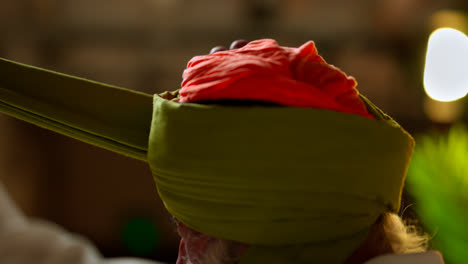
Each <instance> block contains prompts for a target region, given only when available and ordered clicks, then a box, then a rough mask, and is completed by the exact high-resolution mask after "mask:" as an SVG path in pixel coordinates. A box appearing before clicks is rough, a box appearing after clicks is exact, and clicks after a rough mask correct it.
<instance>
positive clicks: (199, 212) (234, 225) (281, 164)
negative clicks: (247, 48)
mask: <svg viewBox="0 0 468 264" xmlns="http://www.w3.org/2000/svg"><path fill="white" fill-rule="evenodd" d="M178 96H179V94H178V92H177V91H176V92H166V93H163V94H161V95H154V96H150V95H147V94H142V93H137V92H134V91H130V90H126V89H122V88H118V87H113V86H109V85H105V84H101V83H97V82H93V81H89V80H85V79H80V78H76V77H72V76H68V75H64V74H60V73H56V72H52V71H47V70H44V69H40V68H35V67H32V66H28V65H24V64H20V63H16V62H12V61H9V60H5V59H0V111H1V112H3V113H6V114H8V115H11V116H14V117H16V118H19V119H22V120H25V121H27V122H30V123H33V124H36V125H38V126H41V127H44V128H46V129H50V130H53V131H56V132H58V133H61V134H64V135H67V136H70V137H73V138H76V139H79V140H82V141H84V142H88V143H90V144H93V145H96V146H99V147H102V148H105V149H108V150H111V151H114V152H117V153H120V154H123V155H127V156H129V157H132V158H136V159H139V160H142V161H144V162H147V163H149V166H150V167H151V170H152V172H153V175H154V179H155V182H156V186H157V189H158V192H159V194H160V196H161V199H162V201H163V202H164V204H165V206H166V208H167V209H168V210H169V212H170V213H171V214H173V215H174V216H175V217H176V218H178V219H179V220H180V221H181V222H183V223H184V224H186V225H187V226H189V227H191V228H193V229H194V230H197V231H199V232H202V233H205V234H208V235H212V236H215V237H218V238H223V239H228V240H234V241H239V242H244V243H248V244H250V245H251V247H250V248H249V249H248V251H247V253H246V256H245V257H244V258H243V259H242V262H241V263H270V264H271V263H273V264H275V263H278V264H285V263H341V262H343V261H344V260H345V259H346V258H347V257H348V256H350V255H351V254H352V252H353V251H354V250H355V249H356V248H357V247H359V245H360V244H361V243H362V242H363V240H364V239H365V237H366V235H367V233H368V231H369V228H370V226H371V225H372V224H373V223H374V222H375V221H376V219H377V218H378V217H379V215H380V214H382V213H383V212H386V211H394V212H396V211H398V210H399V206H400V198H401V192H402V188H403V184H404V180H405V176H406V170H407V166H408V162H409V159H410V157H411V154H412V149H413V145H414V142H413V139H412V137H411V136H410V135H409V134H408V133H406V132H405V131H404V130H403V129H402V128H401V127H400V126H399V125H398V124H397V123H396V122H394V121H393V120H392V119H391V118H389V117H388V116H386V115H385V114H383V113H382V112H381V111H380V110H379V109H378V108H377V107H375V106H374V105H373V104H372V103H370V102H369V101H368V100H367V99H365V98H364V97H361V99H362V101H363V102H364V104H365V106H366V108H367V110H368V111H369V113H370V114H372V116H373V117H374V118H375V119H370V118H366V117H362V116H359V115H353V114H347V113H342V112H337V111H328V110H325V109H314V108H299V107H298V108H293V107H280V106H278V107H256V106H254V107H242V106H235V107H234V106H221V105H202V104H196V103H178Z"/></svg>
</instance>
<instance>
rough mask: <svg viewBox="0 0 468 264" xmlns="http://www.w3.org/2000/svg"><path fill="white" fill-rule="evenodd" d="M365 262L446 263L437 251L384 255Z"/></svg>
mask: <svg viewBox="0 0 468 264" xmlns="http://www.w3.org/2000/svg"><path fill="white" fill-rule="evenodd" d="M364 264H444V260H443V259H442V255H440V253H439V252H437V251H428V252H423V253H412V254H398V255H384V256H379V257H376V258H374V259H371V260H369V261H367V262H366V263H364Z"/></svg>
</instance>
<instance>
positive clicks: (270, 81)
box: [180, 39, 373, 118]
mask: <svg viewBox="0 0 468 264" xmlns="http://www.w3.org/2000/svg"><path fill="white" fill-rule="evenodd" d="M356 85H357V82H356V80H355V79H354V78H352V77H348V76H346V74H345V73H343V72H342V71H341V70H340V69H338V68H336V67H335V66H333V65H329V64H328V63H326V62H325V60H324V59H323V58H322V57H320V56H319V55H318V52H317V49H316V48H315V44H314V42H312V41H309V42H307V43H305V44H304V45H302V46H300V47H299V48H289V47H281V46H279V45H278V44H277V43H276V41H274V40H272V39H261V40H256V41H252V42H250V43H248V44H247V45H246V46H244V47H242V48H239V49H235V50H226V51H220V52H216V53H214V54H210V55H204V56H196V57H194V58H193V59H191V60H190V61H189V63H188V65H187V69H186V70H185V71H184V73H183V82H182V89H181V90H180V102H200V101H213V100H256V101H265V102H272V103H277V104H281V105H285V106H293V107H313V108H322V109H328V110H335V111H340V112H346V113H353V114H359V115H362V116H365V117H368V118H373V117H372V115H370V114H369V113H368V112H367V109H366V107H365V105H364V104H363V102H362V101H361V100H360V98H359V96H358V91H357V90H356V88H355V87H356Z"/></svg>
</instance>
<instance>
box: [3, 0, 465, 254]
mask: <svg viewBox="0 0 468 264" xmlns="http://www.w3.org/2000/svg"><path fill="white" fill-rule="evenodd" d="M467 10H468V2H467V1H465V0H377V1H371V0H354V1H344V0H343V1H337V0H309V1H306V0H288V1H286V0H223V1H221V0H140V1H134V0H99V1H95V0H80V1H76V0H75V1H72V0H60V1H58V0H2V1H1V2H0V36H1V38H0V57H4V58H8V59H11V60H16V61H20V62H23V63H27V64H32V65H36V66H40V67H44V68H48V69H52V70H56V71H60V72H64V73H68V74H72V75H77V76H80V77H85V78H88V79H93V80H97V81H100V82H105V83H110V84H114V85H117V86H122V87H126V88H130V89H134V90H138V91H142V92H146V93H150V94H153V93H158V92H162V91H165V90H175V89H178V88H180V82H181V74H182V71H183V69H184V68H185V65H186V63H187V61H188V60H189V59H190V58H191V57H193V56H195V55H201V54H205V53H207V52H208V51H209V50H210V49H211V48H212V47H213V46H217V45H225V46H229V44H230V43H231V42H232V41H234V40H236V39H246V40H254V39H259V38H274V39H276V40H277V41H278V43H279V44H280V45H283V46H299V45H301V44H302V43H304V42H306V41H308V40H314V41H315V42H316V44H317V47H318V50H319V53H320V54H321V55H322V56H323V57H324V58H325V59H326V60H327V61H328V62H329V63H331V64H334V65H336V66H338V67H340V68H341V69H342V70H343V71H345V72H346V73H348V74H349V75H352V76H354V77H355V78H356V79H357V80H358V82H359V85H358V89H359V90H360V92H361V93H362V94H364V95H365V96H367V97H368V98H369V99H371V100H372V101H373V102H374V103H375V104H376V105H378V106H379V107H381V108H382V109H383V110H384V111H385V112H387V113H389V114H390V115H391V116H393V117H394V118H395V119H396V120H397V121H398V122H399V123H401V124H402V125H403V126H404V127H405V128H406V129H407V130H409V131H410V132H411V133H415V134H416V135H417V134H419V133H424V132H425V131H427V130H429V129H431V128H437V129H442V130H443V129H445V128H446V127H449V126H450V125H451V124H453V123H455V122H461V123H466V115H464V114H463V112H464V110H465V109H466V105H467V104H466V103H465V99H460V100H457V101H454V102H451V103H440V102H437V101H435V100H432V99H430V98H429V97H428V96H427V95H426V93H425V91H424V87H423V73H424V62H425V56H426V49H427V48H426V47H427V43H428V38H429V35H430V34H431V32H432V31H433V30H435V29H436V28H438V27H444V26H450V27H454V28H457V29H458V30H461V31H462V32H463V31H464V30H465V26H466V25H467V24H466V19H465V16H464V12H465V11H467ZM465 33H466V31H465ZM467 68H468V67H467ZM462 74H464V73H462ZM467 76H468V74H467ZM0 180H1V181H2V182H4V184H5V185H6V187H7V188H8V190H9V191H10V192H11V195H12V196H13V198H14V199H15V200H16V201H17V202H18V204H19V205H20V206H21V207H22V209H23V210H24V211H25V212H26V214H28V215H30V216H34V217H41V218H46V219H49V220H51V221H54V222H56V223H59V224H60V225H63V226H64V227H65V228H67V229H68V230H70V231H72V232H76V233H80V234H83V235H85V236H87V237H88V238H90V239H91V240H92V241H93V242H94V243H95V244H96V245H97V246H98V247H99V249H100V250H101V252H103V254H104V255H106V256H123V255H126V256H128V255H136V256H143V257H148V258H154V259H158V260H163V261H168V262H173V261H174V260H175V258H176V256H177V247H178V238H177V235H176V232H175V227H174V226H173V224H172V223H171V222H170V216H169V215H168V213H166V212H165V210H164V209H163V205H162V203H161V201H160V200H159V199H158V196H157V192H156V189H155V186H154V183H153V180H152V176H151V173H150V170H149V168H148V167H147V166H146V164H144V163H142V162H139V161H136V160H132V159H129V158H126V157H122V156H119V155H117V154H114V153H111V152H108V151H105V150H101V149H98V148H95V147H92V146H89V145H86V144H84V143H81V142H78V141H75V140H72V139H69V138H66V137H63V136H60V135H57V134H54V133H52V132H49V131H46V130H43V129H40V128H37V127H34V126H32V125H29V124H26V123H23V122H20V121H17V120H15V119H13V118H9V117H7V116H5V115H0Z"/></svg>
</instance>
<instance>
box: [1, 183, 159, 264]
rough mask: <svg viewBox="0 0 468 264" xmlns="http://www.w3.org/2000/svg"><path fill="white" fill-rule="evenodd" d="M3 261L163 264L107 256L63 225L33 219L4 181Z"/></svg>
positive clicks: (24, 263) (13, 263) (26, 263)
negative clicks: (11, 194)
mask: <svg viewBox="0 0 468 264" xmlns="http://www.w3.org/2000/svg"><path fill="white" fill-rule="evenodd" d="M0 264H162V263H158V262H153V261H148V260H141V259H135V258H116V259H104V258H103V257H102V256H101V254H99V252H98V251H97V250H96V248H95V247H94V246H93V244H92V243H90V242H89V241H88V240H86V239H84V238H83V237H80V236H78V235H76V234H71V233H69V232H67V231H66V230H64V229H62V228H61V227H60V226H58V225H55V224H52V223H50V222H46V221H41V220H30V219H27V218H26V217H24V215H23V214H22V213H21V211H20V210H19V209H18V208H17V207H16V206H15V204H14V203H13V201H12V200H11V199H10V197H8V194H7V192H6V191H5V189H4V188H3V185H2V184H1V183H0Z"/></svg>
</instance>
